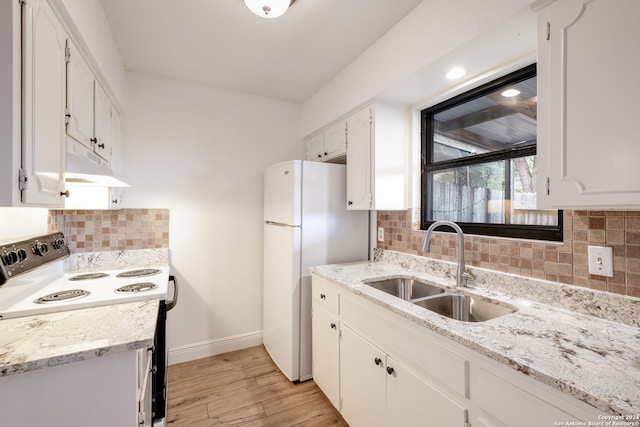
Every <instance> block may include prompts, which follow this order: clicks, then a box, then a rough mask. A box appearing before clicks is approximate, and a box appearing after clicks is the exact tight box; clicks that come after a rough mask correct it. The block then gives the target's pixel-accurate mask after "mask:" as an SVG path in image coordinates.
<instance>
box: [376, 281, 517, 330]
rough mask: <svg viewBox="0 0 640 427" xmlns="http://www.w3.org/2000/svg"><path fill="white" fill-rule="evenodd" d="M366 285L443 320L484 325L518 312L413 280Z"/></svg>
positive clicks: (500, 304) (496, 303) (478, 298)
mask: <svg viewBox="0 0 640 427" xmlns="http://www.w3.org/2000/svg"><path fill="white" fill-rule="evenodd" d="M364 283H365V284H366V285H368V286H371V287H372V288H375V289H378V290H380V291H382V292H386V293H388V294H390V295H393V296H395V297H397V298H400V299H403V300H405V301H409V302H411V303H413V304H415V305H417V306H420V307H423V308H426V309H427V310H430V311H432V312H434V313H437V314H440V315H441V316H444V317H448V318H450V319H454V320H460V321H463V322H483V321H485V320H490V319H495V318H497V317H501V316H504V315H507V314H510V313H513V312H515V311H516V308H515V307H511V306H507V305H505V304H502V303H498V302H492V301H489V300H487V299H484V298H480V297H475V296H469V295H463V294H459V293H454V292H449V291H445V290H444V289H443V288H440V287H438V286H434V285H431V284H428V283H424V282H421V281H419V280H416V279H415V278H412V277H406V276H405V277H394V278H386V279H374V280H368V281H366V282H364Z"/></svg>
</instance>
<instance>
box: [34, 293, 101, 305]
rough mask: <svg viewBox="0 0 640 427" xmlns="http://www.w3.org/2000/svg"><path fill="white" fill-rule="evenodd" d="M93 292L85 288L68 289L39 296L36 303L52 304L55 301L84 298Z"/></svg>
mask: <svg viewBox="0 0 640 427" xmlns="http://www.w3.org/2000/svg"><path fill="white" fill-rule="evenodd" d="M90 294H91V292H89V291H85V290H84V289H70V290H68V291H60V292H54V293H52V294H48V295H45V296H43V297H40V298H38V299H37V300H35V301H34V302H35V303H36V304H50V303H54V302H61V301H70V300H74V299H78V298H84V297H86V296H88V295H90Z"/></svg>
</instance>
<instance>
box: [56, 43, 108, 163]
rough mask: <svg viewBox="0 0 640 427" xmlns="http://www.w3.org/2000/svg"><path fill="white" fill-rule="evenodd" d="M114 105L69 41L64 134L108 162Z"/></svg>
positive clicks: (78, 51) (79, 53)
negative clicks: (65, 126) (65, 128)
mask: <svg viewBox="0 0 640 427" xmlns="http://www.w3.org/2000/svg"><path fill="white" fill-rule="evenodd" d="M114 110H115V109H114V108H113V107H112V105H111V101H110V100H109V97H108V95H107V93H106V92H105V90H104V89H103V87H102V85H101V84H100V82H99V81H98V80H97V79H96V78H95V75H94V73H93V71H92V70H91V68H90V67H89V65H88V64H87V62H86V61H85V59H84V57H83V56H82V53H81V52H80V50H79V49H78V48H77V47H76V46H75V45H74V44H73V43H72V42H69V52H68V55H67V109H66V115H67V135H69V136H70V137H71V138H73V139H74V140H76V141H78V142H79V143H80V144H82V145H83V146H84V147H86V148H87V149H88V150H89V152H92V153H94V154H96V155H97V156H100V157H101V158H102V159H103V160H106V161H107V162H110V161H111V156H112V139H113V138H112V124H111V120H112V115H113V111H114Z"/></svg>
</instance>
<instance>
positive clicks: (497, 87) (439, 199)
mask: <svg viewBox="0 0 640 427" xmlns="http://www.w3.org/2000/svg"><path fill="white" fill-rule="evenodd" d="M536 81H537V79H536V66H535V64H534V65H531V66H528V67H526V68H523V69H521V70H519V71H516V72H514V73H511V74H509V75H507V76H505V77H502V78H500V79H497V80H495V81H493V82H490V83H488V84H485V85H483V86H481V87H478V88H476V89H473V90H471V91H469V92H466V93H464V94H462V95H459V96H457V97H455V98H452V99H450V100H448V101H445V102H442V103H440V104H438V105H436V106H433V107H430V108H427V109H425V110H423V111H422V205H421V228H422V229H426V228H428V227H429V225H430V224H431V223H433V222H434V221H438V220H441V219H447V220H450V221H455V222H457V223H458V224H459V225H460V226H461V227H462V229H463V230H464V232H465V233H471V234H481V235H490V236H503V237H519V238H528V239H539V240H552V241H561V240H562V211H557V210H538V209H536V114H537V113H536V110H537V109H536V104H537V85H536Z"/></svg>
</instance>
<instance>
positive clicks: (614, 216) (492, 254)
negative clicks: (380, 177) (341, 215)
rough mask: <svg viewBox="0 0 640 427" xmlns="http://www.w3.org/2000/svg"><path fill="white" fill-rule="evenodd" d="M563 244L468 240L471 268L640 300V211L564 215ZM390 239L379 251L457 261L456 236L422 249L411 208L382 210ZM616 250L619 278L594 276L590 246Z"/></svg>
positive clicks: (445, 236)
mask: <svg viewBox="0 0 640 427" xmlns="http://www.w3.org/2000/svg"><path fill="white" fill-rule="evenodd" d="M563 221H564V241H563V242H562V243H551V242H541V241H535V240H521V239H505V238H493V237H485V236H473V235H466V236H465V244H464V249H465V253H464V256H465V262H466V263H467V265H471V266H474V267H481V268H486V269H490V270H497V271H501V272H506V273H514V274H519V275H522V276H527V277H534V278H538V279H546V280H550V281H554V282H561V283H567V284H571V285H577V286H583V287H587V288H592V289H599V290H602V291H608V292H614V293H617V294H622V295H629V296H634V297H640V211H582V210H575V211H570V210H565V211H564V218H563ZM377 223H378V227H384V229H385V240H384V242H378V245H377V246H378V248H380V249H388V250H394V251H398V252H405V253H409V254H414V255H420V256H427V257H431V258H437V259H443V260H448V261H456V260H457V255H456V254H457V242H456V236H455V235H454V234H452V233H435V234H434V236H433V240H432V243H431V252H429V253H428V254H424V253H422V252H421V251H420V248H421V247H422V242H423V240H424V237H425V234H426V233H425V232H424V231H422V230H416V229H414V228H413V226H412V221H411V210H408V211H380V212H378V220H377ZM589 245H595V246H610V247H612V248H613V256H614V260H613V270H614V276H613V277H601V276H594V275H590V274H589V267H588V257H587V247H588V246H589Z"/></svg>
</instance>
